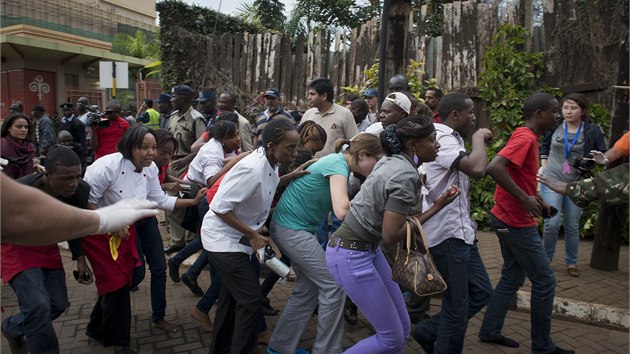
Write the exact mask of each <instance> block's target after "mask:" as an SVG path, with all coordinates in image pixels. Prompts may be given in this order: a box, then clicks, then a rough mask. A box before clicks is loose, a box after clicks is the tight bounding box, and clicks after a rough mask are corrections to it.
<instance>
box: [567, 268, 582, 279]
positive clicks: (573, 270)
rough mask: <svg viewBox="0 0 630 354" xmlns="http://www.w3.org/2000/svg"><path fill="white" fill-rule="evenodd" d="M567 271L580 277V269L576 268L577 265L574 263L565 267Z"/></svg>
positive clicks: (575, 276) (573, 275)
mask: <svg viewBox="0 0 630 354" xmlns="http://www.w3.org/2000/svg"><path fill="white" fill-rule="evenodd" d="M567 273H569V275H570V276H572V277H574V278H579V277H580V271H579V270H578V269H577V266H574V265H572V266H568V267H567Z"/></svg>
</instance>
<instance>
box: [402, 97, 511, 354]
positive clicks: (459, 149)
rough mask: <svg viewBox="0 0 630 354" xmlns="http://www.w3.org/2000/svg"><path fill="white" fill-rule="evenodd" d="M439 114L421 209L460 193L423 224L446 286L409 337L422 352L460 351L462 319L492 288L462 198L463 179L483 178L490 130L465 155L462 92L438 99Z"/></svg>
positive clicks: (471, 124) (471, 125)
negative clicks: (448, 192)
mask: <svg viewBox="0 0 630 354" xmlns="http://www.w3.org/2000/svg"><path fill="white" fill-rule="evenodd" d="M439 111H440V116H441V117H443V120H442V124H440V123H434V124H435V130H436V134H437V135H436V141H437V142H438V143H439V144H440V152H439V153H438V156H437V158H436V160H435V161H434V162H430V163H427V164H424V165H423V167H424V171H425V172H426V177H427V180H426V184H425V186H426V188H427V189H428V194H427V195H426V196H425V197H424V198H423V210H427V209H428V208H430V207H431V206H432V205H433V202H434V201H435V199H436V198H437V197H438V196H439V195H440V193H442V191H443V190H444V188H446V187H448V186H451V185H456V186H458V187H459V190H460V191H461V194H460V195H459V196H458V197H457V199H456V200H455V201H453V202H452V203H451V204H449V205H447V206H445V207H444V208H443V209H442V210H440V211H439V212H438V213H437V214H436V215H434V217H432V218H431V219H429V220H427V221H426V222H425V223H424V224H423V228H424V231H425V232H426V235H427V243H428V246H429V248H430V250H431V254H433V259H434V261H435V264H436V266H437V268H438V270H439V271H440V273H441V274H442V275H443V276H444V279H445V280H446V283H447V285H448V288H447V289H446V291H445V292H444V295H443V300H442V308H441V311H440V313H439V314H437V315H434V316H432V317H431V318H430V319H426V320H424V321H422V322H420V323H418V324H417V325H416V326H414V327H413V328H412V330H411V334H412V336H413V337H414V339H415V340H416V341H418V343H419V344H420V345H421V346H422V348H423V349H424V350H425V352H427V353H428V352H433V351H435V353H461V352H462V349H463V345H464V337H465V335H466V328H467V326H468V319H469V318H471V317H473V316H474V315H475V314H477V312H479V310H481V309H482V308H483V307H484V306H486V304H487V303H488V302H489V301H490V297H491V296H492V284H491V283H490V278H489V277H488V273H487V272H486V268H485V266H484V264H483V261H482V260H481V256H480V255H479V250H478V249H477V245H476V238H475V232H476V230H477V224H476V223H475V222H474V221H473V220H472V218H471V217H470V205H469V199H468V195H467V194H468V190H469V186H470V185H469V181H468V178H469V177H472V178H483V177H484V176H485V170H486V166H487V164H488V160H487V154H486V143H487V142H488V141H489V140H490V139H492V132H490V130H488V129H485V128H482V129H479V130H477V131H476V132H475V133H474V134H473V135H472V150H471V151H467V150H466V147H465V146H464V139H465V138H466V137H467V136H468V134H470V132H472V131H473V130H474V129H475V121H476V119H475V105H474V103H473V101H472V100H471V99H470V97H468V95H466V94H463V93H457V92H454V93H450V94H448V95H446V96H444V98H443V99H442V102H441V103H440V106H439ZM505 339H506V340H507V338H505ZM512 342H513V341H512ZM514 344H516V346H518V343H516V342H514ZM506 345H507V344H506Z"/></svg>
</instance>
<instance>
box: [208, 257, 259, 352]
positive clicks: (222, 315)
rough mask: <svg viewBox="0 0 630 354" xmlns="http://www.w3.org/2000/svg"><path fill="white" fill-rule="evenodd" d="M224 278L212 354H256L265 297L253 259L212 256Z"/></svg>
mask: <svg viewBox="0 0 630 354" xmlns="http://www.w3.org/2000/svg"><path fill="white" fill-rule="evenodd" d="M205 252H207V253H208V257H209V258H210V262H211V263H212V265H213V266H214V267H215V268H216V270H217V273H218V274H219V277H220V278H221V292H220V295H219V302H218V303H217V305H218V306H217V314H216V317H215V319H214V331H213V334H212V343H210V354H224V353H232V354H236V353H242V354H251V353H255V352H256V345H257V340H258V333H259V324H260V318H261V317H262V293H261V291H260V285H259V283H258V278H257V276H256V272H255V270H254V267H252V266H251V264H250V256H249V255H247V254H245V253H241V252H208V251H205Z"/></svg>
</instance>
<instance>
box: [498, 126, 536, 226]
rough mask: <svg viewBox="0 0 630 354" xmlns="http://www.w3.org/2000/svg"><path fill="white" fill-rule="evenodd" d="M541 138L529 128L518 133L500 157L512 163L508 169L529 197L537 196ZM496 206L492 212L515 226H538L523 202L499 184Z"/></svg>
mask: <svg viewBox="0 0 630 354" xmlns="http://www.w3.org/2000/svg"><path fill="white" fill-rule="evenodd" d="M539 146H540V144H539V142H538V136H537V135H536V134H534V132H533V131H531V130H530V129H529V128H525V127H521V128H517V129H516V130H514V132H513V133H512V136H511V137H510V139H509V140H508V142H507V144H505V147H504V148H503V149H501V151H500V152H499V154H498V155H500V156H503V157H505V158H506V159H508V160H510V162H512V164H511V165H509V166H508V167H507V168H506V169H507V172H508V174H509V175H510V177H511V178H512V180H513V181H514V183H516V185H517V186H519V187H520V188H521V189H522V190H523V192H525V193H526V194H527V195H531V196H536V195H537V192H536V186H537V182H536V174H537V173H538V149H539ZM494 201H495V205H494V208H492V210H491V213H492V214H493V215H494V216H496V217H497V218H498V219H499V220H501V221H502V222H504V223H506V224H508V225H510V226H512V227H529V226H535V225H537V224H538V222H537V221H536V218H535V217H533V216H530V215H529V213H528V212H527V211H525V208H523V206H522V205H521V202H520V201H519V200H518V199H516V198H514V197H513V196H512V195H511V194H510V193H508V192H506V191H505V190H504V189H503V188H501V186H499V185H498V184H497V189H496V192H495V193H494Z"/></svg>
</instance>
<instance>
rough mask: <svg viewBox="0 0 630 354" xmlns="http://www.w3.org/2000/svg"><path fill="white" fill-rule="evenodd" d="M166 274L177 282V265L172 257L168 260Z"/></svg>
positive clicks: (178, 280)
mask: <svg viewBox="0 0 630 354" xmlns="http://www.w3.org/2000/svg"><path fill="white" fill-rule="evenodd" d="M167 264H168V276H169V278H171V280H172V281H173V282H175V283H179V282H180V279H179V265H177V264H175V262H173V258H171V259H169V260H168V263H167Z"/></svg>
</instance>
